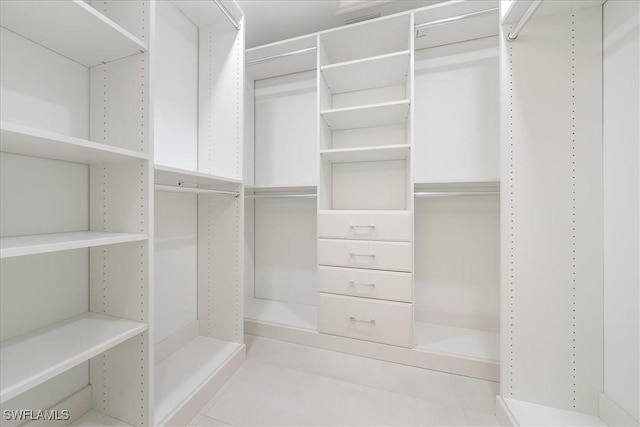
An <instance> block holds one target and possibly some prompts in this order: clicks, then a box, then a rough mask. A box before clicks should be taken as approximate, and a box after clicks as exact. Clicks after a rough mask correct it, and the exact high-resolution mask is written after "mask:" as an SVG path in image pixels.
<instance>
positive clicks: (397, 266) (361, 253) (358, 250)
mask: <svg viewBox="0 0 640 427" xmlns="http://www.w3.org/2000/svg"><path fill="white" fill-rule="evenodd" d="M318 264H320V265H329V266H334V267H355V268H367V269H373V270H389V271H406V272H409V273H410V272H412V271H413V245H412V244H411V243H404V242H367V241H364V242H363V241H358V240H332V239H319V240H318Z"/></svg>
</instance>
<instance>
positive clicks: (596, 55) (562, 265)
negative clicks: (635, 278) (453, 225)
mask: <svg viewBox="0 0 640 427" xmlns="http://www.w3.org/2000/svg"><path fill="white" fill-rule="evenodd" d="M601 22H602V9H601V8H600V7H593V8H588V9H580V10H577V11H575V12H570V13H565V14H562V15H554V16H548V17H544V18H540V19H533V20H531V21H529V23H528V24H527V27H526V29H525V31H524V32H523V33H522V34H521V35H520V36H519V37H518V40H517V41H516V42H515V43H506V42H504V43H503V45H502V49H503V50H502V58H503V61H502V63H501V72H502V78H503V87H502V107H503V111H502V117H504V120H503V121H502V124H503V129H502V132H503V138H502V146H501V154H502V158H501V161H502V163H501V164H502V166H503V171H502V177H503V179H502V182H501V192H502V194H503V195H504V196H503V197H502V198H501V210H502V221H501V222H502V232H501V236H502V239H501V247H502V248H503V250H502V263H501V264H502V265H501V270H502V286H501V289H502V290H501V294H502V315H501V320H502V324H501V328H500V329H501V333H502V342H503V344H504V345H503V347H502V349H501V351H502V353H501V363H502V365H501V366H502V370H501V382H502V389H501V394H502V395H503V396H506V397H512V398H515V399H522V400H526V401H529V402H533V403H537V404H540V405H547V406H553V407H557V408H564V409H568V410H575V411H580V412H584V413H588V414H597V411H598V395H599V393H600V392H601V391H602V388H603V343H602V333H603V321H602V320H603V319H602V294H603V286H602V277H603V270H602V260H603V242H602V236H603V230H602V224H603V218H602V203H603V200H602V188H603V185H602V25H601ZM507 30H508V28H505V31H507Z"/></svg>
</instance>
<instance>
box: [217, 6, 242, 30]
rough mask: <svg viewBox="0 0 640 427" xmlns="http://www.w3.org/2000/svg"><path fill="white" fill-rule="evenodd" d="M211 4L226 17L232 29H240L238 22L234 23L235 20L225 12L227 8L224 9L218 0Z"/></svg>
mask: <svg viewBox="0 0 640 427" xmlns="http://www.w3.org/2000/svg"><path fill="white" fill-rule="evenodd" d="M213 2H214V3H215V4H216V6H218V9H220V11H221V12H222V13H224V16H226V17H227V19H228V20H229V22H231V24H232V25H233V26H234V27H236V30H239V29H240V23H239V22H238V21H236V18H234V17H233V15H232V14H231V13H230V12H229V11H228V10H227V8H226V7H224V5H223V4H222V2H221V1H220V0H213Z"/></svg>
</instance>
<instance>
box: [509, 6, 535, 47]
mask: <svg viewBox="0 0 640 427" xmlns="http://www.w3.org/2000/svg"><path fill="white" fill-rule="evenodd" d="M542 2H543V0H534V2H533V3H531V5H529V8H528V9H527V11H526V12H525V13H524V15H522V17H521V18H520V20H519V21H518V23H517V24H516V26H515V27H513V30H511V32H510V33H508V34H507V37H506V38H507V41H510V42H512V41H515V40H516V39H517V38H518V35H519V34H520V31H522V29H523V28H524V27H525V25H527V22H529V20H530V19H531V18H532V17H533V15H534V14H535V13H536V11H537V10H538V8H539V7H540V5H541V4H542Z"/></svg>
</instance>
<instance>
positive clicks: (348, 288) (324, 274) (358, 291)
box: [318, 267, 413, 302]
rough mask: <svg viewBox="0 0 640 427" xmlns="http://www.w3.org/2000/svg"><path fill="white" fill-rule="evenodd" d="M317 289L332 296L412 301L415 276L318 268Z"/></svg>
mask: <svg viewBox="0 0 640 427" xmlns="http://www.w3.org/2000/svg"><path fill="white" fill-rule="evenodd" d="M318 290H319V291H320V292H327V293H330V294H340V295H351V296H356V297H366V298H375V299H384V300H392V301H403V302H412V300H413V274H411V273H398V272H396V271H372V270H362V269H359V268H341V267H318Z"/></svg>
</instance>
